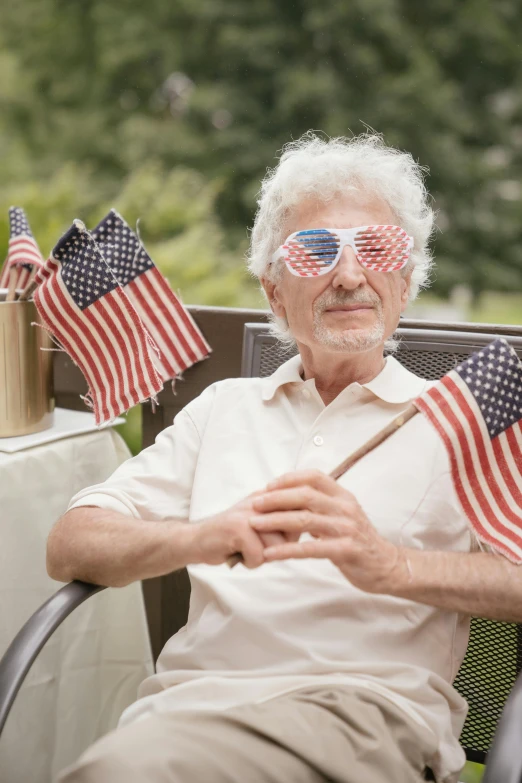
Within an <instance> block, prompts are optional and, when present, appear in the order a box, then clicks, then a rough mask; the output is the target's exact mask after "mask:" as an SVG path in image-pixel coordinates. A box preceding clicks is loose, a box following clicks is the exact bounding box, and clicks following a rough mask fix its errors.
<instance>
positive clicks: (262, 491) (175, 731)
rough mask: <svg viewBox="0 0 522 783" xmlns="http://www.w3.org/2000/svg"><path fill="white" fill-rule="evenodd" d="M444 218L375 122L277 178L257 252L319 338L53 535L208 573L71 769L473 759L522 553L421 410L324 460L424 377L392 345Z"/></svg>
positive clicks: (61, 572)
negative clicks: (142, 675)
mask: <svg viewBox="0 0 522 783" xmlns="http://www.w3.org/2000/svg"><path fill="white" fill-rule="evenodd" d="M432 223H433V215H432V211H431V209H430V206H429V203H428V199H427V194H426V191H425V188H424V185H423V179H422V172H421V170H420V169H419V167H418V166H417V165H416V164H415V163H414V161H413V159H412V158H411V156H410V155H408V154H405V153H401V152H399V151H397V150H394V149H390V148H387V147H386V146H385V145H384V144H383V142H382V141H381V140H380V138H379V137H377V136H363V137H359V138H355V139H351V140H345V139H336V140H331V141H323V140H321V139H319V138H317V137H315V136H314V135H313V134H307V135H306V136H305V137H303V138H302V139H300V140H299V141H297V142H294V143H292V144H290V145H288V146H287V147H286V148H285V150H284V153H283V155H282V157H281V159H280V162H279V165H278V166H277V168H276V169H275V170H274V171H272V172H270V173H269V174H268V175H267V177H266V178H265V180H264V182H263V185H262V189H261V196H260V201H259V211H258V213H257V217H256V221H255V225H254V229H253V232H252V245H251V253H250V268H251V270H252V271H253V272H254V273H255V274H256V275H257V276H258V277H259V278H260V280H261V283H262V285H263V288H264V290H265V292H266V296H267V299H268V302H269V304H270V307H271V309H272V312H273V328H274V329H275V330H276V331H277V332H278V333H279V334H280V336H281V337H282V339H283V340H284V341H287V342H288V341H289V340H295V342H296V343H297V346H298V349H299V355H298V356H297V357H294V358H292V359H290V361H288V362H286V363H285V364H283V365H282V366H281V367H280V368H279V369H278V370H277V372H275V373H274V375H272V376H271V377H270V378H265V379H258V378H252V379H230V380H225V381H222V382H220V383H216V384H214V385H213V386H211V387H209V388H208V389H206V390H205V391H204V392H203V394H202V395H201V396H200V397H199V398H198V399H196V400H194V401H193V402H191V403H190V404H189V405H188V406H187V407H186V408H185V409H184V410H183V411H182V412H181V413H180V414H179V415H178V416H177V417H176V419H175V421H174V424H173V426H171V427H169V428H168V429H167V430H165V431H164V432H162V433H161V434H160V435H159V436H158V438H157V441H156V444H155V445H154V446H152V447H150V448H149V449H147V450H145V451H143V452H142V453H141V454H139V455H138V456H137V457H135V458H134V459H131V460H129V461H128V462H127V463H125V464H124V465H123V466H121V467H120V468H119V469H118V470H117V471H116V473H115V474H114V475H113V476H112V477H111V478H110V479H109V480H108V481H107V482H105V483H104V484H102V485H99V486H96V487H91V488H89V489H87V490H84V491H82V492H80V493H79V494H78V495H77V496H76V497H75V498H74V499H73V501H72V503H71V507H70V510H69V511H68V512H67V513H66V514H65V516H64V517H63V518H62V519H60V520H59V521H58V523H57V524H56V526H55V528H54V530H53V532H52V533H51V536H50V538H49V545H48V568H49V573H50V574H51V576H53V577H54V578H56V579H59V580H63V581H68V580H70V579H83V580H86V581H89V582H96V583H99V584H104V585H112V586H116V587H117V586H121V585H125V584H128V583H129V582H131V581H133V580H136V579H146V578H149V577H154V576H158V575H160V574H166V573H169V572H171V571H174V570H176V569H179V568H183V567H185V566H187V567H188V570H189V574H190V578H191V583H192V595H191V605H190V615H189V620H188V623H187V625H186V626H185V628H183V629H182V630H181V631H180V632H179V633H178V634H176V636H175V637H173V638H172V639H170V640H169V641H168V642H167V644H166V646H165V648H164V650H163V652H162V653H161V656H160V658H159V660H158V665H157V673H156V674H155V675H154V676H152V677H150V678H149V679H148V680H146V681H145V682H144V683H143V685H142V687H141V691H140V694H139V696H140V698H139V700H138V701H137V702H136V704H134V705H132V706H131V707H130V708H128V709H127V710H126V712H125V713H124V714H123V716H122V719H121V721H120V725H119V728H118V729H117V730H116V731H115V732H113V733H111V734H110V735H108V736H107V737H105V738H103V739H102V740H100V741H99V742H98V743H96V744H95V745H94V746H93V747H92V748H91V749H89V750H88V751H87V752H86V753H85V754H84V756H83V757H82V758H81V759H80V760H79V762H78V763H77V764H76V765H75V766H74V767H73V768H70V769H69V770H66V771H65V772H64V773H63V777H62V778H61V780H62V781H64V782H65V781H67V782H68V783H72V781H76V782H84V783H85V782H87V781H88V782H89V783H91V782H92V783H94V782H95V783H117V782H119V781H125V783H133V782H134V781H148V782H149V783H155V781H158V783H159V781H165V783H166V782H167V781H172V783H189V782H190V783H192V782H193V781H205V783H206V781H209V783H210V781H212V783H233V782H234V783H235V782H236V781H237V783H239V781H241V782H244V781H247V782H248V783H268V782H269V781H270V782H274V783H276V782H279V781H281V783H283V781H284V783H305V781H306V782H309V783H319V781H336V783H418V782H419V781H422V780H426V779H427V780H430V779H431V780H437V781H446V782H447V783H450V782H451V783H453V782H454V781H457V779H458V772H459V770H460V768H461V767H462V764H463V762H464V755H463V752H462V750H461V749H460V747H459V744H458V736H459V732H460V730H461V728H462V724H463V722H464V718H465V714H466V704H465V702H464V701H463V700H462V699H461V698H460V696H459V695H458V694H457V693H456V692H455V690H454V689H453V688H452V686H451V682H452V680H453V678H454V677H455V675H456V673H457V670H458V668H459V665H460V663H461V661H462V658H463V656H464V653H465V649H466V644H467V638H468V617H469V615H472V614H480V615H483V616H489V617H491V618H495V619H505V620H522V610H521V609H520V607H521V606H522V578H521V576H522V572H521V571H519V570H518V568H517V567H516V566H514V565H512V564H511V563H509V562H508V561H507V560H506V559H504V558H502V557H498V556H495V555H494V554H492V553H489V552H480V551H478V549H479V545H478V543H477V541H476V539H475V538H474V536H473V534H472V532H471V531H470V528H469V526H468V524H467V521H466V519H465V518H464V517H463V515H462V513H461V511H460V508H459V505H458V502H457V499H456V496H455V493H454V490H453V487H452V482H451V477H450V472H449V465H448V460H447V457H446V454H445V451H444V447H443V445H442V442H441V441H440V440H439V437H438V435H437V434H436V433H435V431H434V430H432V429H431V426H430V425H429V423H428V422H427V421H426V420H425V419H424V417H422V416H417V417H416V418H415V419H413V420H412V421H411V422H409V423H408V424H407V426H405V427H404V428H403V429H402V430H401V431H399V432H398V433H397V434H396V435H394V436H393V438H391V439H389V440H388V441H387V442H386V443H385V444H383V445H382V446H380V447H379V448H378V449H376V450H375V451H374V452H372V453H371V454H369V455H367V456H366V457H365V458H364V459H363V460H361V461H360V462H359V463H358V464H357V465H356V466H355V467H354V468H353V469H352V470H351V471H349V472H348V473H346V474H345V476H343V477H342V478H341V479H340V480H339V482H337V483H336V482H335V481H333V480H332V479H330V478H329V477H328V475H327V474H328V473H329V471H331V470H332V468H333V467H334V466H335V465H337V464H338V463H339V462H340V461H342V459H343V458H344V457H346V456H347V455H348V454H349V453H350V452H351V451H352V450H354V449H355V448H356V447H358V446H360V445H361V444H362V443H364V442H365V441H366V440H367V439H368V438H369V437H371V436H372V435H373V434H374V433H375V432H377V431H378V430H379V429H381V428H382V427H383V426H384V425H385V424H386V423H387V422H388V421H389V420H390V419H392V418H394V417H395V416H396V415H397V414H398V413H400V411H402V410H403V409H405V408H406V407H407V406H408V404H409V403H410V401H411V400H412V399H413V398H415V397H417V396H418V395H419V394H420V393H422V391H423V390H424V389H425V388H426V382H425V381H423V380H422V379H421V378H418V377H417V376H415V375H413V374H411V373H410V372H408V371H407V370H405V369H404V368H402V366H401V365H400V364H399V363H398V362H397V361H396V360H395V359H394V358H393V357H392V356H388V357H387V358H385V357H384V349H385V347H387V348H388V349H391V350H393V345H392V344H391V342H390V338H391V337H392V335H393V333H394V331H395V329H396V327H397V323H398V321H399V317H400V314H401V312H403V310H404V309H405V307H406V305H407V303H408V299H409V298H412V297H413V296H415V294H416V293H417V291H418V290H419V287H420V286H421V285H423V284H425V283H426V279H427V275H428V271H429V266H430V256H429V253H428V250H427V241H428V239H429V236H430V233H431V230H432ZM235 552H239V553H241V555H242V557H243V564H240V565H238V566H237V567H236V568H234V569H230V568H229V567H228V566H227V564H226V561H227V558H229V556H230V555H232V554H233V553H235ZM515 607H518V609H517V608H515Z"/></svg>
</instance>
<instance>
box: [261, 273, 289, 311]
mask: <svg viewBox="0 0 522 783" xmlns="http://www.w3.org/2000/svg"><path fill="white" fill-rule="evenodd" d="M260 280H261V285H262V286H263V288H264V290H265V294H266V298H267V299H268V304H269V305H270V309H271V310H272V312H273V313H274V315H277V316H279V318H286V310H285V308H284V305H283V303H282V302H281V298H280V294H279V283H273V282H272V281H271V280H269V279H268V278H267V277H262V278H260Z"/></svg>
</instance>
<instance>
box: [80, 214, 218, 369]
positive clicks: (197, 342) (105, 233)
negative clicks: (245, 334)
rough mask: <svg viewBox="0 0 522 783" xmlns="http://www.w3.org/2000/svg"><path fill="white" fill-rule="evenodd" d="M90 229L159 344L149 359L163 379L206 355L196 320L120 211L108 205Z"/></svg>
mask: <svg viewBox="0 0 522 783" xmlns="http://www.w3.org/2000/svg"><path fill="white" fill-rule="evenodd" d="M92 235H93V237H94V239H95V241H96V242H97V244H98V246H99V248H100V250H101V252H102V254H103V256H104V258H105V260H106V261H107V263H108V264H109V266H110V268H111V270H112V272H113V274H114V275H115V276H116V277H117V279H118V280H119V281H120V283H121V285H122V286H123V290H124V291H125V293H126V294H127V296H128V297H129V299H130V301H131V302H132V304H133V305H134V307H135V308H136V310H137V312H138V313H139V315H140V317H141V319H142V320H143V323H144V325H145V327H146V329H147V330H148V332H149V333H150V335H151V337H152V339H153V340H154V342H155V344H156V346H157V348H158V352H159V355H158V356H154V361H155V363H156V367H157V370H158V372H159V373H160V375H161V377H162V379H163V380H164V381H166V380H169V379H170V378H176V377H177V376H178V375H179V374H180V373H182V372H183V370H186V369H187V368H188V367H190V366H191V365H193V364H195V363H196V362H199V361H200V360H201V359H204V358H205V357H206V356H208V354H209V353H210V350H211V349H210V346H209V345H208V343H207V342H206V340H205V338H204V337H203V335H202V333H201V331H200V330H199V328H198V326H197V324H196V322H195V321H194V319H193V318H192V316H191V315H190V313H189V312H188V310H186V308H185V307H184V306H183V304H182V303H181V301H180V300H179V299H178V297H177V296H176V295H175V293H174V292H173V291H172V289H171V287H170V285H169V282H168V281H167V279H166V278H165V277H164V276H163V275H162V274H161V272H159V270H158V269H157V268H156V266H155V265H154V263H153V261H152V259H151V258H150V256H149V254H148V253H147V252H146V250H145V249H144V247H143V245H142V244H141V242H140V240H139V238H138V237H137V235H136V234H135V233H134V231H133V230H132V229H131V228H130V226H129V225H127V223H126V222H125V220H124V219H123V218H122V217H121V215H119V214H118V213H117V212H116V210H114V209H111V211H110V212H109V214H108V215H107V216H106V217H104V218H103V220H102V221H101V222H100V223H99V224H98V225H97V226H96V228H95V229H94V231H93V232H92Z"/></svg>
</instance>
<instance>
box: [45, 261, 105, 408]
mask: <svg viewBox="0 0 522 783" xmlns="http://www.w3.org/2000/svg"><path fill="white" fill-rule="evenodd" d="M54 281H55V285H53V282H54ZM48 288H50V289H51V290H52V291H55V293H56V295H57V299H58V303H59V305H60V306H61V307H63V310H64V313H65V314H66V315H67V316H68V317H69V319H70V321H71V322H72V324H73V327H74V329H75V331H76V333H77V335H78V338H79V339H80V340H81V341H82V343H83V345H84V347H85V351H86V353H85V360H86V362H87V363H88V366H89V367H90V368H91V373H92V374H94V377H95V378H96V379H97V386H98V392H99V402H100V405H101V411H102V417H103V418H102V419H100V420H103V419H106V418H109V419H113V418H114V417H115V416H116V415H117V413H116V410H115V409H114V408H113V405H114V404H115V399H114V394H113V393H112V391H111V383H110V377H111V373H110V369H109V366H108V364H107V360H106V359H105V356H104V355H103V353H102V355H101V356H100V355H98V354H96V356H93V353H92V345H91V344H90V343H89V342H88V339H87V335H86V332H85V323H84V321H83V318H82V317H81V316H80V314H79V312H78V310H77V306H76V305H75V304H73V303H72V299H71V297H70V294H69V292H68V291H67V288H66V287H65V284H64V283H63V281H62V279H61V275H60V274H59V273H58V274H57V275H56V277H53V278H51V280H50V281H49V284H48ZM66 328H67V327H66ZM69 329H70V327H69ZM58 339H60V337H59V336H58ZM102 372H103V376H104V377H105V380H103V378H102ZM87 377H88V376H87ZM109 392H111V393H110V394H109ZM96 421H97V423H99V421H98V417H97V419H96Z"/></svg>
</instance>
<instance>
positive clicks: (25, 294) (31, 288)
mask: <svg viewBox="0 0 522 783" xmlns="http://www.w3.org/2000/svg"><path fill="white" fill-rule="evenodd" d="M37 271H38V267H37V266H36V264H35V265H34V266H33V271H32V272H31V275H30V277H29V280H28V281H27V285H26V286H25V288H24V290H23V291H22V293H21V294H20V296H19V297H18V299H19V301H20V302H25V301H26V300H27V299H29V298H30V297H31V296H32V295H33V293H34V292H35V290H36V288H37V287H38V283H35V282H34V278H35V275H36V272H37Z"/></svg>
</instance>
